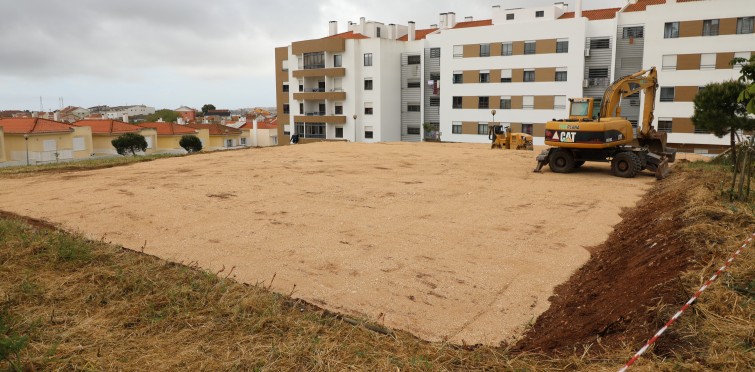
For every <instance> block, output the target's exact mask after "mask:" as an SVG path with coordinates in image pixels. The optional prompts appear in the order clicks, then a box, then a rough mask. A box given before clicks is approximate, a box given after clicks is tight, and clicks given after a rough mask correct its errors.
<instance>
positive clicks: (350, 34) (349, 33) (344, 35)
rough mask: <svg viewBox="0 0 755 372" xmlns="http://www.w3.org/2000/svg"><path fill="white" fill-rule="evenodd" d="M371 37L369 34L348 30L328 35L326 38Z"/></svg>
mask: <svg viewBox="0 0 755 372" xmlns="http://www.w3.org/2000/svg"><path fill="white" fill-rule="evenodd" d="M336 38H338V39H369V38H370V37H369V36H365V35H362V34H358V33H355V32H354V31H347V32H342V33H340V34H335V35H333V36H328V37H326V39H336Z"/></svg>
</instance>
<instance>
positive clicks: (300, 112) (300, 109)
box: [299, 103, 304, 115]
mask: <svg viewBox="0 0 755 372" xmlns="http://www.w3.org/2000/svg"><path fill="white" fill-rule="evenodd" d="M299 115H304V104H303V103H300V104H299Z"/></svg>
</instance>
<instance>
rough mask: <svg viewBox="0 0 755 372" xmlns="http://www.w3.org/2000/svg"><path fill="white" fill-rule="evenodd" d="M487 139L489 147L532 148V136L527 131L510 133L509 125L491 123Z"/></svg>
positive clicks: (507, 148) (508, 148)
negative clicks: (489, 142)
mask: <svg viewBox="0 0 755 372" xmlns="http://www.w3.org/2000/svg"><path fill="white" fill-rule="evenodd" d="M488 139H489V140H490V141H491V145H490V148H491V149H496V148H498V149H506V150H511V149H514V150H530V151H531V150H533V149H534V148H535V147H534V146H533V142H532V136H531V135H529V134H527V133H512V132H511V127H505V128H504V127H503V125H501V124H493V125H491V126H490V127H488Z"/></svg>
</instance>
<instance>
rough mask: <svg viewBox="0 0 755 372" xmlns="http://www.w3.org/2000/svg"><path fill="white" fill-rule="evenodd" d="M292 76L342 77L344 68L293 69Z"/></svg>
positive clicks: (298, 77) (299, 77)
mask: <svg viewBox="0 0 755 372" xmlns="http://www.w3.org/2000/svg"><path fill="white" fill-rule="evenodd" d="M293 76H294V77H295V78H297V79H301V78H307V77H323V76H328V77H344V76H346V69H345V68H343V67H333V68H309V69H303V70H294V72H293Z"/></svg>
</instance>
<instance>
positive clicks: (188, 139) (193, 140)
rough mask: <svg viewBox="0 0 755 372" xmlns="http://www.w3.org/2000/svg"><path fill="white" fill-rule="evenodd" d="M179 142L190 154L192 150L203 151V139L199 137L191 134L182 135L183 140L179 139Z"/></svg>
mask: <svg viewBox="0 0 755 372" xmlns="http://www.w3.org/2000/svg"><path fill="white" fill-rule="evenodd" d="M178 144H179V145H180V146H181V147H183V149H184V150H186V152H188V153H190V154H191V153H192V152H199V151H202V141H201V140H200V139H199V137H197V136H194V135H191V134H187V135H184V136H182V137H181V140H180V141H178Z"/></svg>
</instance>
